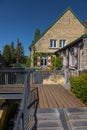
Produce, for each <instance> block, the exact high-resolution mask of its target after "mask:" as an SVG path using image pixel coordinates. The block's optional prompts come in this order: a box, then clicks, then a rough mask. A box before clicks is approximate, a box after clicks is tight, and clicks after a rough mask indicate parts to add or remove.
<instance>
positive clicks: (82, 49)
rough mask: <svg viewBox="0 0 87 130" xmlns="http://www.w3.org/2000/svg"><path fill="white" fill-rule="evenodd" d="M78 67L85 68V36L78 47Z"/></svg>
mask: <svg viewBox="0 0 87 130" xmlns="http://www.w3.org/2000/svg"><path fill="white" fill-rule="evenodd" d="M80 68H84V69H86V70H87V38H84V39H83V45H82V46H81V47H80Z"/></svg>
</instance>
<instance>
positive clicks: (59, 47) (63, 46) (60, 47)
mask: <svg viewBox="0 0 87 130" xmlns="http://www.w3.org/2000/svg"><path fill="white" fill-rule="evenodd" d="M60 41H62V46H60V42H59V48H63V47H64V46H66V40H60ZM63 41H65V45H64V42H63Z"/></svg>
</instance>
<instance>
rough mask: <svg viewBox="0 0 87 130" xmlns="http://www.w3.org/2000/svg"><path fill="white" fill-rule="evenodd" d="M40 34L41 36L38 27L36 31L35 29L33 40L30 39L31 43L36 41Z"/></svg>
mask: <svg viewBox="0 0 87 130" xmlns="http://www.w3.org/2000/svg"><path fill="white" fill-rule="evenodd" d="M40 36H41V33H40V29H38V28H37V29H36V31H35V34H34V40H33V41H32V43H34V42H35V41H37V40H38V38H39V37H40Z"/></svg>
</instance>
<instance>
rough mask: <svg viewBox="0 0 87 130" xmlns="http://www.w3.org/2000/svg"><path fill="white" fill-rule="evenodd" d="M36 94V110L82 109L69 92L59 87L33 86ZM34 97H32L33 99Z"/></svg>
mask: <svg viewBox="0 0 87 130" xmlns="http://www.w3.org/2000/svg"><path fill="white" fill-rule="evenodd" d="M34 87H35V88H37V92H38V94H37V95H38V99H39V102H38V108H74V107H84V106H85V105H84V104H83V103H82V102H81V101H79V100H78V99H77V98H76V97H75V96H74V95H73V94H72V93H71V92H69V91H68V90H66V89H65V88H64V87H62V86H61V85H35V86H34ZM35 97H36V96H34V95H33V98H35Z"/></svg>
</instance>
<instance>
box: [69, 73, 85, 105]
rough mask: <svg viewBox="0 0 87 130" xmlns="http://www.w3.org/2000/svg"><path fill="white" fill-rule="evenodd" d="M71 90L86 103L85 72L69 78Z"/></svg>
mask: <svg viewBox="0 0 87 130" xmlns="http://www.w3.org/2000/svg"><path fill="white" fill-rule="evenodd" d="M70 84H71V87H70V88H71V91H72V92H73V93H74V94H75V95H76V97H78V98H80V99H81V100H82V101H83V102H84V103H85V104H87V73H85V74H82V75H80V76H79V77H75V78H72V79H70Z"/></svg>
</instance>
